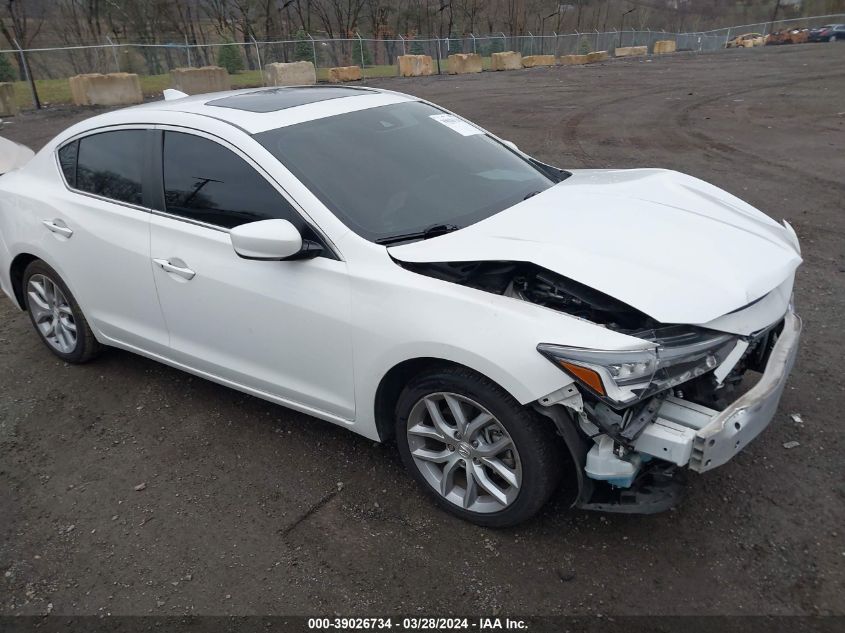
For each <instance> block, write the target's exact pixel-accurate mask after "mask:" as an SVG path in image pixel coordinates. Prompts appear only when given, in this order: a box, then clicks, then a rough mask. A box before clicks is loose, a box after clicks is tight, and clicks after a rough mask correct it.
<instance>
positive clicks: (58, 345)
mask: <svg viewBox="0 0 845 633" xmlns="http://www.w3.org/2000/svg"><path fill="white" fill-rule="evenodd" d="M23 287H24V302H25V304H26V309H27V312H29V318H30V320H31V321H32V325H33V326H34V327H35V331H36V332H38V335H39V336H40V337H41V340H42V341H43V342H44V344H45V345H46V346H47V347H48V348H49V350H50V351H51V352H53V353H54V354H55V355H56V356H58V357H59V358H61V359H62V360H64V361H65V362H68V363H84V362H86V361H88V360H90V359H92V358H93V357H94V356H96V355H97V354H98V353H99V352H100V349H101V346H100V344H99V343H98V342H97V339H96V338H94V333H93V332H91V328H90V327H89V326H88V321H86V320H85V316H84V315H83V314H82V310H81V309H80V308H79V304H78V303H76V299H74V297H73V295H72V294H71V292H70V290H68V287H67V286H66V285H65V283H64V281H62V278H61V277H59V274H58V273H57V272H56V271H55V270H53V269H52V268H51V267H50V266H48V265H47V264H46V263H44V262H43V261H41V260H35V261H34V262H32V263H31V264H30V265H29V266H27V268H26V270H25V271H24V274H23Z"/></svg>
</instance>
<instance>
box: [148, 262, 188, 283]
mask: <svg viewBox="0 0 845 633" xmlns="http://www.w3.org/2000/svg"><path fill="white" fill-rule="evenodd" d="M153 263H155V265H156V266H158V267H159V268H161V269H162V270H163V271H164V272H167V273H173V274H174V275H178V276H179V277H182V279H187V280H188V281H190V280H191V279H193V278H194V277H196V273H195V272H194V271H193V270H191V269H190V268H188V267H187V266H185V263H184V262H183V261H182V260H181V259H177V260H174V261H171V260H169V259H154V260H153Z"/></svg>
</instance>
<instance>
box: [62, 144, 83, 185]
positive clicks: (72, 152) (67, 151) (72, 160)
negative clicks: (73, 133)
mask: <svg viewBox="0 0 845 633" xmlns="http://www.w3.org/2000/svg"><path fill="white" fill-rule="evenodd" d="M78 155H79V141H73V142H72V143H68V144H67V145H65V146H64V147H63V148H61V149H60V150H59V165H60V166H61V168H62V173H63V174H64V176H65V180H66V181H67V184H68V185H69V186H71V187H74V188H76V157H77V156H78Z"/></svg>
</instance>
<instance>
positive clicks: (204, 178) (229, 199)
mask: <svg viewBox="0 0 845 633" xmlns="http://www.w3.org/2000/svg"><path fill="white" fill-rule="evenodd" d="M163 163H164V201H165V205H166V210H167V212H168V213H171V214H173V215H178V216H180V217H184V218H189V219H191V220H198V221H200V222H205V223H206V224H213V225H215V226H221V227H225V228H227V229H231V228H234V227H236V226H238V225H241V224H246V223H248V222H256V221H258V220H270V219H276V218H280V219H283V220H290V222H292V223H293V225H294V226H296V227H297V228H298V229H299V230H300V231H302V230H303V229H304V225H305V223H304V221H303V220H302V218H301V216H300V215H299V214H298V213H297V212H296V211H295V210H294V209H293V207H291V206H290V204H289V203H288V202H287V200H285V199H284V198H283V197H282V196H281V195H280V194H279V192H278V191H276V190H275V189H274V188H273V187H272V186H271V185H270V183H269V182H267V180H265V179H264V178H263V177H262V176H261V174H259V173H258V172H257V171H255V169H253V168H252V166H250V165H249V164H248V163H247V162H246V161H244V160H243V159H242V158H241V157H240V156H238V155H237V154H235V153H234V152H232V151H230V150H228V149H226V148H225V147H223V146H222V145H220V144H218V143H215V142H214V141H210V140H208V139H206V138H203V137H201V136H194V135H192V134H184V133H181V132H165V134H164V161H163Z"/></svg>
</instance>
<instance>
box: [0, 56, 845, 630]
mask: <svg viewBox="0 0 845 633" xmlns="http://www.w3.org/2000/svg"><path fill="white" fill-rule="evenodd" d="M843 59H845V45H843V44H841V43H840V44H818V45H804V46H793V47H777V48H766V49H753V50H745V49H742V50H736V51H725V52H722V53H719V54H709V55H701V56H690V55H687V54H683V53H681V54H677V55H672V56H668V57H665V58H656V59H653V60H648V61H641V60H629V61H624V60H618V61H613V62H610V63H607V64H600V65H593V66H587V67H574V68H571V67H570V68H552V69H534V70H529V71H522V72H511V73H484V74H483V75H477V76H468V77H445V76H444V77H431V78H425V79H414V80H403V79H392V80H378V81H371V82H369V83H370V84H373V85H377V86H381V87H385V88H390V89H394V90H399V91H404V92H410V93H413V94H417V95H420V96H422V97H425V98H428V99H431V100H433V101H435V102H437V103H440V104H443V105H444V106H446V107H448V108H451V109H453V110H455V111H457V112H458V113H460V114H462V115H465V116H467V117H469V118H470V119H473V120H475V121H477V122H479V123H480V124H482V125H484V126H486V127H488V128H489V129H491V130H492V131H494V132H495V133H497V134H499V135H501V136H503V137H505V138H508V139H510V140H513V141H514V142H516V143H517V144H518V145H519V146H520V147H521V148H523V149H525V150H526V151H528V152H530V153H532V154H534V155H535V156H537V157H538V158H540V159H542V160H545V161H548V162H551V163H554V164H557V165H560V166H562V167H573V168H574V167H594V168H596V167H598V168H600V167H644V166H648V167H667V168H672V169H677V170H680V171H683V172H687V173H690V174H693V175H695V176H698V177H701V178H703V179H705V180H708V181H710V182H713V183H715V184H717V185H718V186H720V187H723V188H725V189H727V190H728V191H731V192H732V193H735V194H737V195H739V196H740V197H742V198H744V199H746V200H748V201H749V202H750V203H752V204H754V205H755V206H757V207H759V208H760V209H763V210H764V211H766V212H767V213H769V214H770V215H772V216H774V217H775V218H782V217H784V218H787V219H788V220H789V221H790V222H792V223H793V225H794V227H795V228H796V230H797V232H798V234H799V236H800V237H801V240H802V244H803V249H804V257H805V263H804V265H803V267H802V268H801V270H800V271H799V276H798V281H797V290H796V300H797V305H798V307H799V310H800V312H801V314H802V316H803V317H804V319H805V334H804V341H803V347H802V350H801V354H800V358H799V361H798V363H797V365H796V368H795V370H794V372H793V376H792V379H791V381H790V384H789V386H788V387H787V390H786V392H785V394H784V397H783V401H782V403H781V408H780V411H779V412H778V414H777V418H776V420H775V422H774V424H773V426H772V427H771V428H770V429H769V430H768V431H767V432H766V433H765V434H764V435H763V436H762V437H760V438H759V439H758V440H757V441H755V442H753V443H752V444H751V445H750V447H749V448H748V449H747V450H746V451H745V452H744V453H743V454H741V455H740V456H739V457H738V458H737V459H735V460H734V461H733V462H731V463H730V464H728V465H726V466H725V467H723V468H721V469H718V470H716V471H714V472H711V473H708V474H706V475H703V476H691V477H690V484H691V485H690V487H689V494H688V497H687V499H686V500H685V502H684V503H683V504H682V505H681V506H680V507H678V508H677V509H676V510H674V511H671V512H668V513H665V514H662V515H657V516H650V517H630V516H614V515H599V514H592V513H585V512H573V511H569V510H568V509H567V508H566V505H565V503H564V502H563V499H559V500H557V501H556V502H554V503H552V504H551V505H550V506H549V507H548V508H547V510H546V511H545V512H544V513H543V515H542V516H540V517H539V518H538V519H537V520H535V521H533V522H531V523H530V524H528V525H526V526H524V527H521V528H518V529H512V530H507V531H490V530H485V529H481V528H478V527H474V526H472V525H469V524H466V523H462V522H460V521H458V520H455V519H452V518H451V517H449V516H447V515H445V514H443V513H442V512H440V511H438V510H437V509H435V508H434V507H433V506H432V505H430V504H429V503H428V501H427V500H426V499H425V498H423V496H422V495H421V494H420V492H418V491H417V489H416V488H415V486H414V485H413V483H412V482H411V480H410V479H409V478H408V477H406V475H405V474H404V472H403V471H402V469H401V466H400V464H399V460H398V457H397V455H396V454H395V452H394V448H393V447H392V446H382V445H377V444H374V443H372V442H370V441H367V440H364V439H363V438H360V437H357V436H355V435H353V434H351V433H349V432H347V431H344V430H342V429H340V428H336V427H333V426H331V425H329V424H327V423H324V422H321V421H318V420H315V419H313V418H310V417H308V416H305V415H300V414H298V413H293V412H291V411H288V410H285V409H283V408H280V407H278V406H275V405H271V404H269V403H266V402H263V401H261V400H257V399H255V398H252V397H249V396H245V395H241V394H239V393H237V392H235V391H231V390H228V389H226V388H223V387H220V386H217V385H214V384H212V383H209V382H206V381H204V380H201V379H197V378H192V377H191V376H189V375H187V374H184V373H180V372H179V371H176V370H174V369H169V368H167V367H164V366H162V365H159V364H156V363H155V362H152V361H149V360H146V359H143V358H140V357H137V356H133V355H131V354H128V353H124V352H120V351H109V352H107V353H106V354H104V355H103V356H102V357H101V358H100V359H99V360H98V361H96V362H94V363H91V364H89V365H85V366H81V367H70V366H66V365H64V364H63V363H61V362H57V360H56V359H55V358H54V357H53V356H52V355H51V354H50V353H49V352H48V351H47V350H46V348H44V347H43V346H42V344H41V343H40V342H39V340H38V339H37V338H36V335H35V333H34V332H33V331H32V330H31V326H30V324H29V321H28V319H27V317H26V315H24V314H22V313H19V312H17V311H15V310H14V309H13V308H12V305H11V303H10V302H9V301H8V300H7V299H5V298H3V299H0V375H2V382H0V445H2V447H1V448H0V574H3V575H4V577H3V578H0V613H2V614H7V615H11V614H43V613H47V612H48V611H49V610H51V609H52V613H54V614H105V613H112V614H153V613H154V614H185V613H192V614H271V613H275V614H319V615H333V614H335V613H340V614H345V615H350V614H357V615H375V614H412V615H413V614H421V613H426V614H429V615H449V614H487V615H489V614H494V613H499V612H501V613H503V614H509V613H519V614H523V615H528V614H548V615H551V614H571V613H574V614H582V615H588V614H603V615H607V614H675V615H677V614H693V613H695V614H773V615H774V614H796V615H802V614H803V615H807V614H839V615H843V614H845V603H843V601H842V595H843V580H845V572H843V568H845V542H844V541H843V534H845V504H843V500H844V499H845V485H843V458H842V452H841V451H843V450H845V443H843V440H842V437H841V435H840V433H841V432H842V421H841V411H842V409H843V405H845V381H843V378H842V358H843V357H845V346H843V340H845V337H843V334H842V326H843V320H842V313H843V308H845V284H843V281H844V280H845V274H844V273H845V261H843V255H845V248H843V244H845V241H843V238H845V222H843V215H842V214H843V201H845V151H843V148H845V67H843V64H842V62H843ZM92 112H93V110H92V109H86V110H81V109H74V108H70V107H56V108H50V109H48V110H45V111H43V112H41V113H37V114H35V113H26V114H23V115H21V116H20V117H17V118H16V119H15V120H14V122H13V123H11V124H9V125H7V126H6V127H5V128H4V129H3V131H2V134H3V135H5V136H8V137H9V138H11V139H13V140H17V141H21V142H24V143H26V144H28V145H30V146H32V147H35V148H37V147H40V146H41V145H42V144H43V143H44V142H46V141H47V140H48V139H49V138H51V137H52V136H53V135H54V134H55V133H57V132H59V131H60V130H61V129H63V128H64V127H66V126H68V125H69V124H71V123H73V122H75V121H77V120H81V119H83V118H85V117H87V116H89V115H90V114H91V113H92ZM408 150H409V151H413V148H408ZM639 248H660V244H632V245H631V249H632V253H633V255H632V256H635V253H636V250H637V249H639ZM701 265H702V266H706V265H707V262H701ZM793 413H799V414H800V416H801V419H802V420H803V421H802V422H796V421H794V420H793V419H792V417H791V414H793ZM791 441H797V442H799V443H800V445H799V446H798V447H796V448H792V449H786V448H784V443H787V442H791ZM139 484H146V485H145V488H144V489H143V490H140V491H139V490H136V487H138V485H139Z"/></svg>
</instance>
